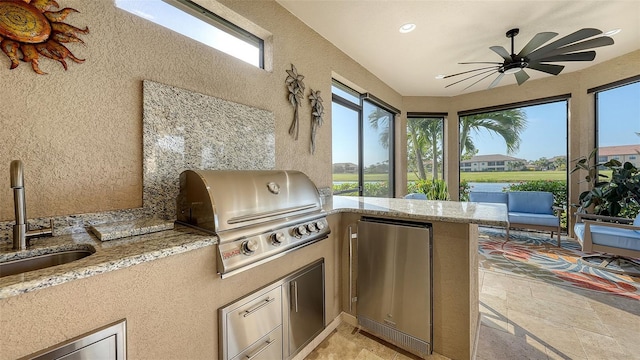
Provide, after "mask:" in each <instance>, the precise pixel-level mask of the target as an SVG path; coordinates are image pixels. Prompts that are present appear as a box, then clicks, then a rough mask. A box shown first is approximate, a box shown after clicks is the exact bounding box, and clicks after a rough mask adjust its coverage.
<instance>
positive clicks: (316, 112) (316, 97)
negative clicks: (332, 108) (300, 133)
mask: <svg viewBox="0 0 640 360" xmlns="http://www.w3.org/2000/svg"><path fill="white" fill-rule="evenodd" d="M309 101H311V154H315V152H316V131H317V129H318V128H319V127H320V125H322V115H323V114H324V106H323V105H322V98H321V97H320V90H318V91H313V89H311V95H309Z"/></svg>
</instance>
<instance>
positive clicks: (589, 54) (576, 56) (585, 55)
mask: <svg viewBox="0 0 640 360" xmlns="http://www.w3.org/2000/svg"><path fill="white" fill-rule="evenodd" d="M595 58H596V52H595V51H584V52H579V53H572V54H560V55H553V56H547V57H544V58H542V59H538V60H536V61H537V62H554V61H591V60H593V59H595Z"/></svg>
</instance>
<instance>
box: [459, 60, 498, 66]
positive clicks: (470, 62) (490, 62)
mask: <svg viewBox="0 0 640 360" xmlns="http://www.w3.org/2000/svg"><path fill="white" fill-rule="evenodd" d="M458 64H461V65H468V64H496V65H502V63H501V62H497V61H469V62H460V63H458Z"/></svg>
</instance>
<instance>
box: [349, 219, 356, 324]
mask: <svg viewBox="0 0 640 360" xmlns="http://www.w3.org/2000/svg"><path fill="white" fill-rule="evenodd" d="M357 238H358V234H357V233H356V234H354V233H353V231H352V229H351V226H349V312H351V311H353V301H354V300H353V297H352V296H351V295H352V294H353V239H357Z"/></svg>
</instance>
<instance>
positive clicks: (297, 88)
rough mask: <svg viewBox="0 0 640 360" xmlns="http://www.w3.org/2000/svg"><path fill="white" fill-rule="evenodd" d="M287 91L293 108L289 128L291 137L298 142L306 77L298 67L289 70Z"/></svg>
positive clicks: (292, 66)
mask: <svg viewBox="0 0 640 360" xmlns="http://www.w3.org/2000/svg"><path fill="white" fill-rule="evenodd" d="M287 75H288V76H287V79H286V80H285V82H286V84H287V89H289V102H290V103H291V106H293V121H292V122H291V126H290V127H289V135H292V136H294V133H295V136H294V138H295V140H298V134H299V133H300V126H299V118H298V108H299V107H300V106H302V97H303V96H304V83H303V82H302V80H303V79H304V76H302V75H299V74H298V70H296V67H295V66H294V65H293V64H291V70H287Z"/></svg>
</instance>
